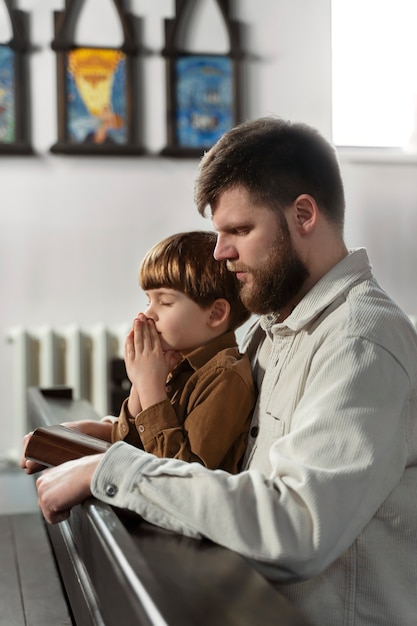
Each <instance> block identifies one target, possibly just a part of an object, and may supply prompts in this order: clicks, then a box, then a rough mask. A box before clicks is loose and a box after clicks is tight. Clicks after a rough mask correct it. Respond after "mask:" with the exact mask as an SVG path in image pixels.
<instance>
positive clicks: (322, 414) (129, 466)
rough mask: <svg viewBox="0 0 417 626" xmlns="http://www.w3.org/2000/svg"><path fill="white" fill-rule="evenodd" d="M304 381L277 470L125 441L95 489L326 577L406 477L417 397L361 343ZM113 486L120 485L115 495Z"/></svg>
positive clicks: (274, 562) (278, 575)
mask: <svg viewBox="0 0 417 626" xmlns="http://www.w3.org/2000/svg"><path fill="white" fill-rule="evenodd" d="M359 355H360V358H358V356H359ZM346 372H354V374H352V375H351V376H346ZM303 384H304V385H305V390H304V393H303V395H302V400H301V401H300V402H299V404H298V405H297V407H295V409H294V412H293V414H292V423H291V428H290V429H289V431H288V432H287V433H286V434H285V435H284V436H282V437H280V438H279V439H277V440H276V441H274V442H272V444H271V447H270V449H269V450H265V454H269V455H270V459H271V465H272V468H273V469H272V472H271V473H270V475H264V474H263V473H262V472H260V471H259V470H257V469H256V468H251V469H249V470H247V471H244V472H241V473H240V474H237V475H230V474H228V473H227V472H223V471H220V470H217V471H210V470H208V469H207V468H205V467H202V466H201V465H198V464H195V463H191V464H185V463H182V462H181V461H179V460H175V459H157V458H155V457H154V456H151V455H149V454H146V453H143V452H140V451H138V450H135V449H133V448H131V447H129V446H126V445H124V444H116V445H115V446H113V447H112V448H111V449H110V450H109V451H108V452H107V453H106V454H105V456H104V458H103V460H102V462H101V464H100V465H99V467H98V469H97V471H96V473H95V475H94V477H93V481H92V492H93V494H94V495H95V496H97V497H98V498H100V499H102V500H104V501H105V502H108V503H110V504H113V505H115V506H118V507H121V508H127V509H130V510H131V511H134V512H136V513H138V514H139V515H141V516H142V517H143V518H144V519H146V520H147V521H149V522H151V523H154V524H156V525H158V526H162V527H164V528H167V529H170V530H173V531H176V532H179V533H182V534H185V535H188V536H194V537H207V538H209V539H211V540H212V541H214V542H216V543H218V544H220V545H223V546H226V547H228V548H230V549H232V550H235V551H236V552H238V553H240V554H242V555H244V556H245V557H247V558H249V559H253V560H254V561H255V562H257V564H258V566H261V569H263V571H264V573H265V574H266V575H268V576H269V577H270V578H273V579H275V580H294V579H300V578H306V577H310V576H312V575H315V574H317V573H318V572H320V571H322V570H323V569H324V568H325V567H327V565H329V564H330V563H331V562H332V561H333V560H335V559H336V558H337V557H338V556H339V555H340V554H342V553H343V552H344V551H345V550H346V549H347V548H348V547H349V546H350V545H351V544H352V542H353V541H354V540H355V539H356V537H357V536H358V534H359V533H360V531H361V530H362V529H363V528H364V527H365V525H366V524H367V523H368V522H369V520H370V519H371V518H372V517H373V515H374V514H375V512H376V511H377V509H378V508H379V507H380V506H381V504H382V503H383V502H384V500H385V499H386V498H387V497H388V496H389V494H390V492H391V491H392V490H393V489H394V487H395V486H396V485H397V484H398V482H399V480H400V479H401V476H402V474H403V472H404V468H405V465H406V463H407V455H408V452H409V447H408V444H409V442H408V441H407V426H408V424H407V420H408V419H409V415H410V411H411V410H412V411H415V397H413V396H412V394H411V393H410V390H411V385H410V380H409V378H408V376H407V374H406V372H405V371H404V369H403V368H402V367H401V365H400V364H399V363H398V362H397V361H396V360H395V359H394V358H393V356H392V355H391V354H389V353H387V351H386V350H384V349H383V348H381V347H380V346H377V345H374V344H372V343H369V342H367V341H366V340H361V339H355V340H354V341H353V343H352V345H350V346H349V349H346V345H345V343H344V345H343V349H340V350H335V347H334V346H332V347H331V349H328V351H327V352H326V351H324V352H322V353H321V354H320V358H319V359H318V360H317V363H316V364H315V366H314V367H313V368H312V370H311V372H310V375H309V377H308V379H307V380H305V381H304V383H303ZM413 389H414V387H413ZM318 391H319V392H318ZM413 403H414V404H413ZM411 405H412V409H410V406H411ZM110 483H111V484H112V485H113V486H114V487H115V488H114V489H113V490H108V489H107V490H106V487H107V486H108V485H109V484H110ZM107 493H112V494H113V493H114V495H112V496H108V495H106V494H107Z"/></svg>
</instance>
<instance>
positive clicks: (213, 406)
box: [135, 366, 255, 472]
mask: <svg viewBox="0 0 417 626" xmlns="http://www.w3.org/2000/svg"><path fill="white" fill-rule="evenodd" d="M254 402H255V391H254V387H253V385H249V384H248V381H247V380H245V379H244V378H243V377H242V376H241V375H240V373H239V372H237V371H236V368H235V369H233V368H227V367H226V368H225V367H222V366H219V367H216V368H213V369H210V371H209V372H207V373H206V375H204V376H203V377H201V378H198V381H197V382H196V386H195V389H194V390H193V392H192V394H191V395H190V397H189V398H188V406H187V407H186V417H185V420H184V422H183V423H182V422H181V420H180V419H179V417H178V415H177V414H176V411H175V408H174V406H172V404H171V402H170V401H169V400H168V399H167V400H164V401H163V402H160V403H158V404H155V405H153V406H152V407H149V408H148V409H145V410H143V411H141V413H139V415H138V416H137V417H136V418H135V425H136V430H137V432H138V433H139V436H140V439H141V442H142V444H143V448H144V449H145V450H146V451H147V452H150V453H152V454H155V455H156V456H158V457H161V458H162V457H168V458H175V459H180V460H182V461H187V462H193V461H195V462H198V463H202V464H203V465H205V466H206V467H208V468H210V469H216V468H218V467H223V468H224V469H227V470H228V471H235V472H236V471H237V465H238V462H239V461H240V459H241V457H242V455H243V452H244V449H245V444H246V436H247V432H248V430H249V424H250V417H251V412H252V409H253V406H254ZM228 453H229V454H228ZM226 457H228V458H227V466H225V465H224V462H225V458H226Z"/></svg>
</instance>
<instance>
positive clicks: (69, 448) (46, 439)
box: [25, 424, 111, 467]
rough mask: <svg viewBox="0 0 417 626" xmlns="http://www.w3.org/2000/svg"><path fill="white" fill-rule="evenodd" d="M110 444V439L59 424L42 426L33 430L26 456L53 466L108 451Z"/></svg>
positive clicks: (42, 463)
mask: <svg viewBox="0 0 417 626" xmlns="http://www.w3.org/2000/svg"><path fill="white" fill-rule="evenodd" d="M110 446H111V443H109V442H108V441H103V440H102V439H97V437H91V436H90V435H85V434H84V433H80V432H79V431H78V430H73V429H72V428H67V427H66V426H61V425H60V424H57V425H54V426H42V427H40V428H36V429H35V430H34V431H33V433H32V436H31V438H30V439H29V441H28V444H27V446H26V450H25V457H26V458H27V459H29V460H30V461H36V463H40V464H41V465H45V466H46V467H52V466H55V465H60V464H61V463H65V461H71V460H72V459H79V458H80V457H82V456H86V455H88V454H99V453H102V452H106V450H108V449H109V448H110Z"/></svg>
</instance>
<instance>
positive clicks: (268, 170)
mask: <svg viewBox="0 0 417 626" xmlns="http://www.w3.org/2000/svg"><path fill="white" fill-rule="evenodd" d="M236 186H243V187H244V188H245V189H246V190H247V191H248V192H249V194H250V196H251V198H252V201H253V202H254V203H255V204H264V205H265V206H268V207H269V208H271V209H272V210H274V211H282V210H283V209H284V208H285V207H287V206H289V205H290V204H291V203H292V202H294V200H295V199H296V198H297V197H298V196H299V195H301V194H309V195H311V196H312V197H313V198H314V199H315V200H316V202H317V204H318V206H319V208H320V210H321V211H323V213H324V215H325V216H326V217H327V219H328V220H329V221H330V222H332V223H333V224H335V225H336V226H337V227H339V228H340V229H341V230H342V229H343V223H344V211H345V199H344V190H343V182H342V178H341V175H340V168H339V163H338V160H337V156H336V152H335V149H334V147H333V146H332V145H331V144H330V143H328V142H327V141H326V140H325V139H324V138H323V137H322V136H321V135H320V134H319V133H318V131H317V130H315V129H314V128H312V127H310V126H307V125H306V124H298V123H291V122H288V121H286V120H282V119H280V118H275V117H270V118H269V117H265V118H260V119H257V120H252V121H249V122H244V123H242V124H239V125H238V126H236V127H235V128H233V129H232V130H230V131H229V132H227V133H226V134H225V135H223V136H222V137H221V138H220V139H219V140H218V141H217V143H216V144H215V145H214V146H213V147H212V148H211V149H210V150H209V151H208V152H207V153H206V154H205V155H204V156H203V158H202V160H201V162H200V167H199V172H198V175H197V178H196V182H195V201H196V204H197V209H198V211H199V213H200V214H201V215H204V214H205V210H206V208H207V207H208V206H210V207H211V208H212V209H215V208H216V202H217V201H218V199H219V197H220V195H221V194H222V193H223V192H225V191H227V190H229V189H231V188H233V187H236Z"/></svg>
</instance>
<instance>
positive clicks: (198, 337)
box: [144, 287, 213, 353]
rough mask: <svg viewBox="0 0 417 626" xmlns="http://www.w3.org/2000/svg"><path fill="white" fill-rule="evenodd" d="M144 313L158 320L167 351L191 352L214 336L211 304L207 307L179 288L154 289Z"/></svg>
mask: <svg viewBox="0 0 417 626" xmlns="http://www.w3.org/2000/svg"><path fill="white" fill-rule="evenodd" d="M146 296H147V298H148V307H147V309H146V311H144V314H145V315H146V317H150V318H151V319H152V320H153V321H154V322H155V326H156V329H157V331H158V333H159V335H160V338H161V344H162V349H163V350H177V351H178V352H181V353H187V352H191V351H192V350H194V349H195V348H197V347H199V346H202V345H205V344H206V343H208V342H209V341H210V340H211V339H212V338H213V333H212V331H211V330H210V315H211V307H210V308H208V309H203V308H202V307H201V306H199V305H198V304H196V303H195V302H194V301H193V300H191V299H190V298H189V297H188V296H186V295H184V294H183V293H181V292H180V291H176V290H175V289H168V288H165V287H163V288H160V289H150V290H149V291H147V292H146Z"/></svg>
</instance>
